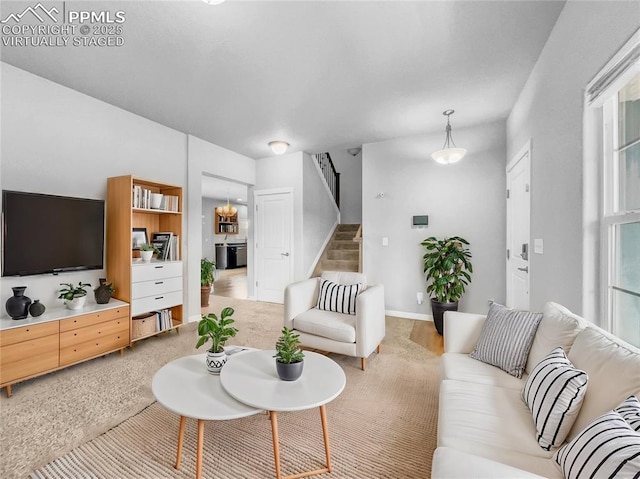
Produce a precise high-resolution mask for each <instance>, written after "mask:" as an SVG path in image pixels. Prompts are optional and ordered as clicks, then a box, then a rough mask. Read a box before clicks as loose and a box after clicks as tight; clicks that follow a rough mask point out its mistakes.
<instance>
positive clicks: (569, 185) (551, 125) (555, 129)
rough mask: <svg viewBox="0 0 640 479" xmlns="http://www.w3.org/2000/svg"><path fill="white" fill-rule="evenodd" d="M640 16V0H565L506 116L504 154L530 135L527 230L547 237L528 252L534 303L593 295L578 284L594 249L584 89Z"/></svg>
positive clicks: (568, 302) (574, 305)
mask: <svg viewBox="0 0 640 479" xmlns="http://www.w3.org/2000/svg"><path fill="white" fill-rule="evenodd" d="M639 19H640V4H639V3H638V2H637V1H631V2H608V1H605V2H577V1H569V2H567V3H566V4H565V7H564V9H563V10H562V13H561V14H560V16H559V18H558V20H557V22H556V25H555V27H554V29H553V31H552V32H551V35H550V36H549V39H548V40H547V43H546V45H545V47H544V49H543V51H542V53H541V54H540V57H539V58H538V61H537V63H536V65H535V67H534V69H533V71H532V72H531V75H530V76H529V79H528V81H527V83H526V85H525V87H524V89H523V90H522V92H521V94H520V97H519V98H518V101H517V102H516V104H515V106H514V108H513V110H512V112H511V115H510V116H509V119H508V121H507V161H508V160H509V159H510V158H511V157H512V156H513V155H514V154H515V153H516V152H517V151H518V150H519V149H520V148H521V147H522V146H523V145H524V144H525V142H526V141H527V140H528V139H529V138H532V150H533V152H532V163H531V184H532V186H531V238H532V242H533V238H542V239H543V240H544V254H543V255H537V254H531V256H530V258H531V265H530V271H531V287H530V291H531V309H533V310H540V308H542V306H543V304H544V303H545V302H547V301H557V302H559V303H561V304H563V305H565V306H566V307H568V308H569V309H571V310H572V311H575V312H576V313H579V314H581V313H582V306H583V299H584V298H583V290H584V289H587V291H589V290H590V293H588V294H590V295H592V296H593V291H594V289H593V285H583V277H584V272H583V255H584V254H587V255H591V256H592V257H597V255H598V252H597V251H583V247H582V243H583V234H584V228H585V227H584V226H583V222H582V216H583V211H582V208H583V192H582V181H583V163H582V162H583V147H582V146H583V128H582V125H583V113H584V108H583V92H584V89H585V87H586V85H587V83H588V82H589V81H590V80H591V79H592V78H593V77H594V76H595V75H596V73H598V71H599V69H600V68H602V67H603V66H604V65H605V64H606V63H607V61H608V60H609V59H610V58H611V57H612V56H613V55H614V54H615V53H616V51H617V50H618V49H619V48H620V47H621V46H622V45H623V44H624V43H625V41H626V40H627V39H628V38H629V37H630V36H631V35H632V33H633V32H634V31H635V30H636V29H637V28H638V20H639ZM587 194H596V192H587ZM532 251H533V248H532ZM590 276H591V277H595V278H597V277H598V275H597V274H594V273H593V272H591V273H590ZM589 319H591V320H594V321H596V322H598V318H596V317H594V318H589Z"/></svg>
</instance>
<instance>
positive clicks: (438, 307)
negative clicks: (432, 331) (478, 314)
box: [431, 298, 458, 336]
mask: <svg viewBox="0 0 640 479" xmlns="http://www.w3.org/2000/svg"><path fill="white" fill-rule="evenodd" d="M431 311H432V312H433V323H434V324H435V326H436V331H438V334H439V335H440V336H442V332H443V331H442V330H443V322H442V320H443V317H444V312H445V311H458V302H457V301H453V302H451V303H441V302H440V301H436V300H435V299H433V298H431Z"/></svg>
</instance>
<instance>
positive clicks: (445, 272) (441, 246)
mask: <svg viewBox="0 0 640 479" xmlns="http://www.w3.org/2000/svg"><path fill="white" fill-rule="evenodd" d="M421 244H422V246H424V247H425V248H426V250H427V252H426V253H425V254H424V256H423V260H424V264H423V265H424V273H425V276H426V279H427V281H431V282H430V283H429V285H428V286H427V293H433V295H434V296H435V299H436V301H439V302H442V303H452V302H455V301H458V300H459V299H460V297H461V296H462V294H463V293H464V290H465V287H466V286H467V285H468V284H469V283H470V282H471V273H473V266H472V264H471V261H470V259H471V252H470V251H469V249H468V248H466V247H465V246H468V245H469V242H468V241H467V240H465V239H464V238H461V237H459V236H452V237H451V238H445V239H441V240H439V239H437V238H435V237H433V236H431V237H430V238H427V239H425V240H424V241H423V242H422V243H421Z"/></svg>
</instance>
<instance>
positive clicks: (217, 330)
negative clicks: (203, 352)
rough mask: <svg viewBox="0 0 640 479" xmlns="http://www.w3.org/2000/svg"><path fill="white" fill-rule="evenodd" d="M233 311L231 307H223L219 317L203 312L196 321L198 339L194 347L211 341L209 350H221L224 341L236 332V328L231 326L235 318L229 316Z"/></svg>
mask: <svg viewBox="0 0 640 479" xmlns="http://www.w3.org/2000/svg"><path fill="white" fill-rule="evenodd" d="M234 312H235V311H234V310H233V308H228V307H227V308H224V309H223V310H222V311H221V312H220V319H218V316H216V314H215V313H209V314H207V315H206V316H205V315H204V314H203V315H202V319H201V320H200V322H199V323H198V334H199V335H200V339H198V343H197V344H196V348H199V347H200V346H202V345H203V344H205V343H206V342H207V341H211V342H212V343H213V345H212V346H211V347H210V348H209V351H210V352H212V353H221V352H223V351H224V345H225V343H226V342H227V341H228V340H229V338H233V337H234V336H235V335H236V333H237V332H238V330H237V329H236V328H234V327H233V326H231V325H232V324H233V323H234V322H235V320H234V319H233V318H231V316H232V315H233V313H234Z"/></svg>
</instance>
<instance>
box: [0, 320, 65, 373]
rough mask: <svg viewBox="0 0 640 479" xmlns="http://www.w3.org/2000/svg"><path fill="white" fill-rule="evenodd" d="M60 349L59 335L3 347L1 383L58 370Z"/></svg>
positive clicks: (1, 349) (0, 371) (0, 365)
mask: <svg viewBox="0 0 640 479" xmlns="http://www.w3.org/2000/svg"><path fill="white" fill-rule="evenodd" d="M55 323H56V324H57V321H56V322H55ZM58 348H59V346H58V335H57V334H54V335H52V336H45V337H43V338H37V339H33V340H31V341H23V342H21V343H16V344H11V345H9V346H3V347H1V348H0V357H2V363H1V364H0V383H2V384H4V383H7V382H11V381H15V380H16V379H21V378H27V377H29V376H33V375H34V374H38V373H41V372H44V371H49V370H51V369H56V368H57V367H58Z"/></svg>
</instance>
